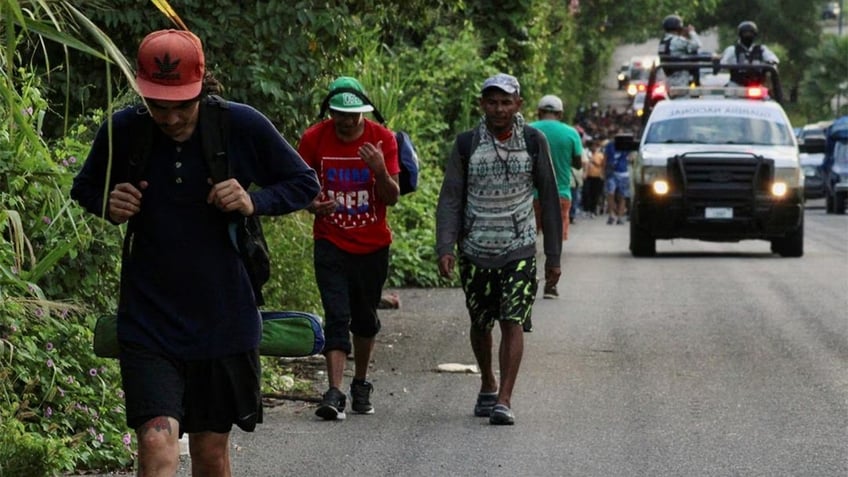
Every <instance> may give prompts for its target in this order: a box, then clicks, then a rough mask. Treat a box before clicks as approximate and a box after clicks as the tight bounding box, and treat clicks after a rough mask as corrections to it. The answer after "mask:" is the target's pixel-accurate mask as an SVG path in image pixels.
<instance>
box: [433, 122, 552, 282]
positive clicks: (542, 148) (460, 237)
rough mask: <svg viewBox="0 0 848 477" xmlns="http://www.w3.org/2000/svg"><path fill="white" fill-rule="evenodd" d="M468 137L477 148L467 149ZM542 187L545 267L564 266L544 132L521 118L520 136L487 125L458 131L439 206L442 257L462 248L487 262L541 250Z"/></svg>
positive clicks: (483, 263)
mask: <svg viewBox="0 0 848 477" xmlns="http://www.w3.org/2000/svg"><path fill="white" fill-rule="evenodd" d="M525 134H526V135H527V136H528V138H529V139H526V138H525ZM463 135H465V138H464V139H463ZM468 135H470V136H471V138H470V143H471V147H470V150H469V151H461V146H460V144H461V143H462V142H463V141H466V143H467V141H469V138H468V137H467V136H468ZM530 136H532V138H530ZM528 143H530V144H534V143H535V144H537V145H538V153H536V154H534V152H535V151H532V150H529V149H531V148H528V146H527V144H528ZM463 152H465V153H466V154H468V157H464V153H463ZM534 188H535V189H536V190H538V193H539V202H540V204H541V208H542V227H543V229H544V230H545V233H544V234H543V237H544V252H545V258H546V262H545V268H552V267H559V266H560V255H561V253H562V215H561V211H560V202H559V194H558V193H557V183H556V176H555V175H554V169H553V165H552V162H551V156H550V149H549V146H548V142H547V140H546V139H545V137H544V135H543V134H542V133H541V132H539V131H538V130H537V129H534V128H531V127H527V128H525V127H524V123H523V120H522V118H518V120H517V121H516V122H515V126H514V130H513V134H512V136H511V137H510V139H508V140H506V141H504V142H500V141H497V140H496V139H494V138H493V137H492V135H491V134H489V133H488V132H487V131H486V129H485V125H484V124H483V123H481V125H480V126H478V128H477V129H476V130H472V131H466V132H465V133H463V134H461V135H460V136H457V139H456V141H455V143H454V147H453V150H452V152H451V155H450V158H449V159H448V162H447V164H446V167H445V178H444V181H443V182H442V188H441V192H440V194H439V202H438V206H437V209H436V253H437V254H438V256H439V257H441V256H443V255H446V254H450V255H454V254H455V253H456V248H457V246H458V247H459V252H460V253H461V254H462V255H463V256H466V257H468V259H469V260H471V261H472V262H473V263H474V264H475V265H478V266H480V267H484V268H497V267H501V266H503V265H505V264H507V263H509V262H512V261H514V260H519V259H525V258H529V257H532V256H534V255H535V253H536V224H535V217H534V214H533V189H534Z"/></svg>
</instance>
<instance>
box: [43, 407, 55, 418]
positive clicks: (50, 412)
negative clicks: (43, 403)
mask: <svg viewBox="0 0 848 477" xmlns="http://www.w3.org/2000/svg"><path fill="white" fill-rule="evenodd" d="M52 415H53V408H51V407H50V406H47V409H45V410H44V416H45V417H48V418H49V417H50V416H52Z"/></svg>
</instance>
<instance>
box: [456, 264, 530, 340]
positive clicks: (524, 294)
mask: <svg viewBox="0 0 848 477" xmlns="http://www.w3.org/2000/svg"><path fill="white" fill-rule="evenodd" d="M459 277H460V281H461V282H462V289H463V291H464V292H465V306H466V307H467V308H468V313H469V314H470V315H471V326H473V327H474V328H477V329H486V330H490V329H492V327H493V326H494V324H495V321H512V322H515V323H518V324H519V325H523V324H524V321H525V320H527V319H528V318H529V317H530V313H531V312H532V311H533V302H534V301H535V300H536V290H537V287H538V280H537V279H536V257H532V258H526V259H521V260H516V261H514V262H510V263H507V264H506V265H504V266H503V267H500V268H483V267H480V266H477V265H475V264H474V263H472V262H471V261H470V260H468V258H466V257H462V256H461V257H460V258H459Z"/></svg>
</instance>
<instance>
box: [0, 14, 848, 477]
mask: <svg viewBox="0 0 848 477" xmlns="http://www.w3.org/2000/svg"><path fill="white" fill-rule="evenodd" d="M74 3H77V4H80V5H77V7H76V8H79V9H81V12H78V11H77V10H76V9H75V7H74V6H73V4H74ZM172 3H173V4H174V6H175V7H176V8H177V11H178V13H179V14H180V16H181V17H182V18H183V20H184V21H185V22H186V23H187V24H188V26H189V27H190V28H191V29H192V30H193V31H195V32H196V33H197V34H198V35H199V36H200V37H201V38H202V39H203V40H204V42H205V47H206V48H205V49H206V54H207V60H208V63H209V66H210V68H211V69H212V70H213V71H215V73H216V75H217V76H218V77H219V79H221V80H222V82H223V83H224V85H225V87H226V92H225V96H227V97H228V98H230V99H232V100H235V101H242V102H246V103H249V104H252V105H254V106H256V107H257V108H259V109H260V110H262V111H263V112H265V113H266V114H267V115H268V116H269V117H271V118H272V120H273V121H274V123H275V124H276V125H277V126H278V128H279V129H280V131H281V132H282V133H283V135H284V136H285V137H286V138H287V139H288V140H289V141H290V142H292V143H296V142H297V139H298V137H299V135H300V133H301V132H302V131H303V130H304V129H305V128H306V127H307V126H308V125H310V124H311V123H312V122H314V121H315V120H316V117H315V116H316V113H317V109H318V103H319V102H320V100H321V98H322V97H323V96H324V94H325V92H326V88H327V86H328V85H329V83H330V81H331V80H332V79H333V78H334V77H335V76H338V75H342V74H345V75H353V76H357V77H358V78H359V79H360V80H361V81H362V83H363V84H364V85H365V86H366V88H367V90H368V92H369V95H370V96H371V98H372V99H373V100H374V102H375V103H376V104H377V105H378V106H379V107H380V110H381V112H382V113H383V115H384V116H385V117H386V118H387V120H388V124H389V126H391V127H393V128H396V129H403V130H406V131H408V132H409V133H410V134H411V135H412V137H413V140H414V142H415V144H416V146H417V148H418V152H419V155H420V156H421V159H422V183H421V185H420V189H419V190H418V191H417V192H415V193H414V194H412V195H408V196H404V197H403V198H402V199H401V201H400V203H399V204H398V205H397V206H395V207H393V208H392V210H391V212H390V214H391V215H390V221H391V224H392V228H393V231H394V238H395V242H394V245H393V247H392V259H391V271H390V278H389V285H391V286H443V285H449V283H445V282H444V281H443V280H442V279H440V278H439V277H438V274H437V271H436V267H435V257H434V252H433V232H434V213H433V212H434V208H435V203H436V198H437V195H438V187H439V185H440V181H441V174H442V172H441V170H442V169H441V168H442V164H443V160H444V158H445V157H446V155H447V153H448V151H449V148H450V147H451V144H452V138H453V137H454V135H455V134H456V133H457V132H459V131H461V130H463V129H466V128H468V127H470V126H471V125H473V124H475V122H476V121H478V120H479V116H478V114H479V113H478V109H477V105H476V97H477V94H478V87H479V84H480V82H481V81H482V80H483V79H484V78H485V77H486V76H488V75H490V74H493V73H495V72H497V71H507V72H510V73H513V74H515V75H516V76H518V77H519V79H520V80H521V83H522V91H523V95H524V97H525V113H526V114H528V116H532V108H533V104H535V99H536V98H538V97H540V96H541V95H543V94H547V93H556V94H558V95H560V96H561V97H562V98H563V99H564V100H565V103H566V109H567V111H566V116H568V117H570V116H571V115H572V113H574V111H575V110H576V108H577V107H578V106H579V105H580V104H585V103H588V102H590V101H592V100H594V99H596V97H597V93H598V88H599V87H600V84H601V79H602V77H603V75H604V74H605V71H607V63H608V61H609V58H610V57H611V53H612V51H613V49H614V47H615V46H616V45H617V44H619V43H621V42H625V41H626V42H639V41H644V40H646V39H647V38H649V37H652V36H654V35H656V33H657V32H658V30H659V25H660V21H661V19H662V18H663V17H664V16H665V15H666V14H668V13H670V12H677V13H679V14H681V15H682V16H684V18H686V19H687V20H688V19H689V18H692V19H693V23H696V25H697V26H698V28H699V29H700V30H704V29H706V28H708V27H711V26H718V27H719V28H720V29H721V31H722V32H723V34H724V36H725V38H732V34H733V29H734V28H735V25H736V24H737V23H738V21H739V19H740V18H745V19H753V20H755V21H757V22H758V23H760V26H761V29H762V30H764V31H767V33H764V36H763V38H764V39H766V40H767V41H768V42H769V44H770V46H771V45H772V44H773V43H776V44H778V45H777V48H778V49H779V50H780V51H781V53H782V55H785V56H784V58H785V59H784V61H783V62H782V66H781V67H782V71H786V73H787V77H789V78H794V79H793V82H796V83H798V84H799V85H800V87H799V91H800V94H799V98H800V100H801V102H802V103H803V102H804V101H805V98H810V99H809V100H808V103H806V106H804V107H803V108H802V107H799V112H797V113H796V114H799V115H800V114H807V115H809V116H808V117H807V119H810V120H818V119H825V118H826V117H827V115H828V114H829V110H827V109H826V108H825V107H824V105H825V104H826V103H827V100H828V98H830V97H832V95H833V94H834V91H835V90H836V89H838V88H840V87H844V86H841V85H843V84H844V78H845V77H848V74H847V73H848V72H846V69H848V65H846V58H848V54H846V43H845V39H844V38H842V39H835V38H828V39H826V40H825V41H823V42H821V43H820V42H819V34H818V30H816V29H815V28H818V27H817V26H816V27H815V28H813V27H811V28H803V29H798V28H794V26H795V24H794V23H791V22H794V21H799V20H800V19H805V18H812V17H810V13H809V12H810V11H815V9H809V8H807V9H805V7H804V6H805V5H807V4H808V2H807V1H806V0H782V1H780V2H770V1H766V0H758V1H757V2H754V3H756V4H757V5H758V8H756V9H752V8H751V7H750V6H748V7H744V6H741V4H740V3H739V2H734V1H732V0H702V1H699V2H688V1H682V0H679V1H678V0H640V1H639V2H620V1H614V0H598V1H586V0H584V1H582V2H581V1H579V0H570V1H568V2H563V1H552V0H520V1H516V2H508V3H509V4H508V5H507V6H504V5H505V4H502V3H498V2H492V1H491V0H410V1H406V2H403V4H402V6H399V4H398V3H397V2H391V1H384V0H356V1H322V2H315V1H307V0H303V1H299V2H263V1H251V0H248V1H239V2H233V1H231V0H184V1H180V2H172ZM749 3H750V2H749ZM778 9H780V10H779V11H781V12H782V11H788V12H792V16H790V15H778V14H775V12H776V11H778ZM89 20H90V22H89ZM810 25H815V22H812V23H810ZM170 26H171V23H170V22H169V21H168V20H167V19H166V18H165V17H164V16H162V15H160V14H159V13H158V12H157V11H156V10H155V9H154V8H153V7H152V6H151V5H150V3H149V2H148V1H146V0H111V1H105V0H92V1H87V2H65V1H58V0H19V1H14V0H0V101H2V103H3V106H2V107H0V124H2V127H0V477H3V476H7V475H16V476H17V475H30V476H33V477H37V476H41V475H51V474H55V473H57V472H61V471H71V470H74V469H77V470H82V469H119V468H125V467H127V466H129V465H131V464H132V461H133V457H134V455H133V452H134V449H135V443H134V442H133V436H132V434H131V433H130V432H129V430H128V429H126V428H125V424H124V422H123V415H122V412H123V399H122V396H121V394H120V379H119V376H118V369H117V366H116V363H115V362H114V361H111V360H102V359H97V358H95V357H94V356H93V355H92V354H91V347H90V342H91V331H90V330H91V327H92V325H93V322H94V320H95V318H96V316H98V314H101V313H109V312H111V311H112V310H114V308H115V305H116V303H115V300H116V294H117V290H116V288H117V283H118V271H119V262H120V249H121V241H122V237H123V228H122V227H115V226H112V225H110V224H108V223H106V222H105V221H103V220H102V219H100V218H98V217H95V216H92V215H90V214H86V213H83V212H82V211H81V210H80V209H79V208H78V207H77V206H76V204H74V203H72V202H71V201H70V200H69V198H68V191H69V188H70V185H71V181H72V179H73V176H74V174H75V173H76V171H77V170H78V168H79V167H80V164H81V162H82V161H83V160H84V158H85V156H86V154H87V150H88V146H89V144H90V141H91V139H92V137H93V135H94V132H95V131H96V128H97V127H99V125H100V124H101V122H102V121H103V120H104V118H106V117H107V116H108V114H109V111H111V110H113V108H115V107H117V106H119V105H121V104H126V103H129V102H132V101H136V98H135V97H134V95H133V93H132V89H131V81H130V80H128V77H127V75H129V76H131V73H130V71H129V69H130V68H129V66H128V65H129V64H130V63H132V61H130V62H126V58H130V59H132V58H133V57H134V54H135V48H136V45H137V44H138V42H139V41H140V40H141V38H142V37H143V36H144V35H145V34H146V33H147V32H149V31H150V30H153V29H160V28H167V27H170ZM793 28H794V30H793ZM795 30H798V31H795ZM772 42H773V43H772ZM723 43H724V42H723ZM107 57H108V58H110V60H109V62H108V63H107V60H106V58H107ZM122 57H126V58H122ZM122 60H123V61H122ZM107 65H108V66H107ZM811 65H816V66H817V67H816V68H814V67H812V66H811ZM793 75H794V76H793ZM265 230H266V235H267V237H268V241H269V245H270V247H271V249H272V254H273V257H274V260H273V264H272V266H273V267H274V273H273V278H272V281H271V282H270V283H269V284H268V285H267V288H266V297H267V300H268V303H269V307H271V308H285V309H302V310H306V311H313V312H320V303H319V300H318V295H317V290H316V287H315V284H314V277H313V274H312V266H311V263H312V241H311V240H310V234H311V216H309V215H308V214H306V213H304V212H299V213H295V214H292V215H290V216H286V217H278V218H271V219H268V220H266V221H265ZM263 365H264V366H265V369H266V374H265V383H266V386H268V387H277V386H281V385H283V384H281V383H282V381H281V380H280V379H279V378H280V376H282V375H283V374H285V373H286V370H285V369H281V368H279V367H278V366H276V363H274V362H271V361H264V362H263ZM285 385H290V380H288V381H286V384H285Z"/></svg>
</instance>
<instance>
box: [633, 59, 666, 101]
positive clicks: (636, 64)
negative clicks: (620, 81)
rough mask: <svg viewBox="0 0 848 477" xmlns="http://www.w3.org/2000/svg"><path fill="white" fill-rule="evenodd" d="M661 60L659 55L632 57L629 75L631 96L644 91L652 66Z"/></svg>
mask: <svg viewBox="0 0 848 477" xmlns="http://www.w3.org/2000/svg"><path fill="white" fill-rule="evenodd" d="M657 62H659V58H658V57H657V56H634V57H633V58H631V59H630V68H629V70H628V75H627V95H628V96H630V97H631V98H633V97H635V96H636V93H640V92H644V91H645V88H646V87H647V85H648V79H649V78H650V75H651V68H652V67H653V66H654V65H655V64H656V63H657Z"/></svg>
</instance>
